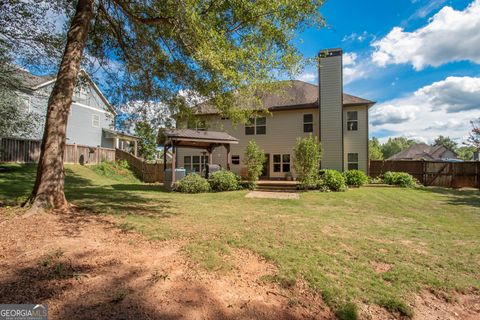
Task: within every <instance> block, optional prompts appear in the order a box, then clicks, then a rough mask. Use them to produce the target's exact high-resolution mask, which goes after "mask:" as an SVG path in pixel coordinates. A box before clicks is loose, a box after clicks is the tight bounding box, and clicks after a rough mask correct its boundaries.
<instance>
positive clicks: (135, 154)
mask: <svg viewBox="0 0 480 320" xmlns="http://www.w3.org/2000/svg"><path fill="white" fill-rule="evenodd" d="M137 153H138V142H137V140H133V155H134V156H135V157H136V156H137Z"/></svg>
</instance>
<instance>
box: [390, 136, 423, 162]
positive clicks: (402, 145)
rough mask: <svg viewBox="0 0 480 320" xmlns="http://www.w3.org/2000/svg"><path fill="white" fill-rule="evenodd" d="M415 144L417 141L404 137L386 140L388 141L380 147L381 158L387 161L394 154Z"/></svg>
mask: <svg viewBox="0 0 480 320" xmlns="http://www.w3.org/2000/svg"><path fill="white" fill-rule="evenodd" d="M415 143H417V141H415V140H413V139H409V138H406V137H395V138H388V141H387V142H385V143H384V144H383V145H382V153H383V157H384V158H385V159H388V158H390V157H391V156H393V155H394V154H397V153H399V152H400V151H403V150H405V149H407V148H409V147H410V146H412V145H413V144H415Z"/></svg>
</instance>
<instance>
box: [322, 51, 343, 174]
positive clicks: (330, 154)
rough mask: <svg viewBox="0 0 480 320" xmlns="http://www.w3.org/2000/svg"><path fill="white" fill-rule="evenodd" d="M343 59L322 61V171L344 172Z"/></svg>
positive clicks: (339, 57) (324, 59)
mask: <svg viewBox="0 0 480 320" xmlns="http://www.w3.org/2000/svg"><path fill="white" fill-rule="evenodd" d="M341 60H342V57H341V56H333V57H328V58H322V59H320V67H319V68H320V71H319V75H320V79H319V82H320V83H319V87H320V109H321V119H320V121H321V125H320V130H321V131H320V140H321V142H322V146H323V150H324V153H323V158H322V169H335V170H339V171H343V162H342V161H343V144H342V139H343V138H342V126H341V123H342V61H341Z"/></svg>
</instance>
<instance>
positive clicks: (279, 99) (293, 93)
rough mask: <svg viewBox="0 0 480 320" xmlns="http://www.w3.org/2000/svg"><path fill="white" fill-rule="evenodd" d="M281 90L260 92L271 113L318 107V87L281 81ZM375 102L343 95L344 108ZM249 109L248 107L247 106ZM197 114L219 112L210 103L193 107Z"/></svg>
mask: <svg viewBox="0 0 480 320" xmlns="http://www.w3.org/2000/svg"><path fill="white" fill-rule="evenodd" d="M277 84H278V88H279V90H278V91H277V90H276V91H275V92H260V93H258V94H257V95H258V98H259V99H260V101H261V102H262V104H263V106H264V107H265V108H266V109H268V110H269V111H275V110H291V109H305V108H317V107H318V95H319V90H318V86H317V85H315V84H311V83H308V82H304V81H300V80H287V81H279V82H278V83H277ZM374 104H375V102H373V101H370V100H367V99H363V98H360V97H356V96H353V95H350V94H347V93H344V94H343V106H344V107H349V106H360V105H367V106H368V107H371V106H373V105H374ZM246 108H248V106H246ZM193 109H194V113H195V114H217V113H218V110H217V109H216V108H215V107H214V106H212V105H210V104H209V103H208V101H206V102H203V103H200V104H198V105H197V106H195V107H193Z"/></svg>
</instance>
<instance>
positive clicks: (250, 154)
mask: <svg viewBox="0 0 480 320" xmlns="http://www.w3.org/2000/svg"><path fill="white" fill-rule="evenodd" d="M265 161H266V159H265V153H264V152H263V150H261V149H260V147H259V146H258V144H257V143H256V142H255V140H250V141H249V142H248V145H247V148H246V150H245V165H246V166H247V175H248V180H249V181H254V182H255V181H257V180H258V178H259V177H260V175H261V174H262V170H263V164H264V163H265Z"/></svg>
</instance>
